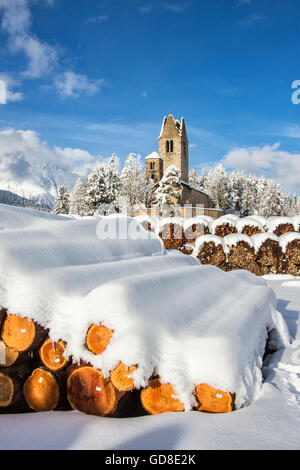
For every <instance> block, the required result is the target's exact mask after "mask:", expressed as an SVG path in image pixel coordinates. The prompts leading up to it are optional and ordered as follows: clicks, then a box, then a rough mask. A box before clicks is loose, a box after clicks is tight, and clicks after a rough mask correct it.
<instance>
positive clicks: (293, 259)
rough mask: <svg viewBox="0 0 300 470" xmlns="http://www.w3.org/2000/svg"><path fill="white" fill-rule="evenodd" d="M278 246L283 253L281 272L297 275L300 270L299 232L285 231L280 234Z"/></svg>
mask: <svg viewBox="0 0 300 470" xmlns="http://www.w3.org/2000/svg"><path fill="white" fill-rule="evenodd" d="M279 242H280V246H281V249H282V251H283V253H284V256H285V260H284V262H283V272H284V273H286V274H292V275H293V276H297V275H299V272H300V233H285V234H283V235H281V237H280V239H279Z"/></svg>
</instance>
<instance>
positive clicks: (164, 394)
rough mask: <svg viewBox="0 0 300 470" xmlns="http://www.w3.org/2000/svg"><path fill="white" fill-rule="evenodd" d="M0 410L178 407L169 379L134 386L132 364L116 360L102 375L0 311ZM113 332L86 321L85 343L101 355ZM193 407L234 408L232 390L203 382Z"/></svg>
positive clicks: (131, 412)
mask: <svg viewBox="0 0 300 470" xmlns="http://www.w3.org/2000/svg"><path fill="white" fill-rule="evenodd" d="M0 332H1V339H0V413H6V414H7V413H20V412H22V413H24V412H33V411H36V412H39V411H51V410H71V409H75V410H79V411H82V412H84V413H87V414H92V415H96V416H115V417H134V416H141V415H145V414H158V413H164V412H167V411H184V405H183V403H181V402H180V400H179V399H178V398H177V397H176V395H175V392H174V390H173V388H172V386H171V384H165V383H162V381H161V379H160V378H159V377H157V376H156V377H155V376H153V377H151V378H150V379H149V383H148V386H147V387H146V388H144V389H142V390H137V389H135V387H134V379H133V377H132V374H133V373H134V371H135V370H136V369H137V368H138V365H137V364H133V365H131V366H130V367H126V366H125V364H123V362H122V361H120V363H119V364H118V366H117V367H116V368H115V369H114V370H112V371H111V373H110V376H109V377H107V378H105V377H104V376H103V375H102V373H101V370H98V369H95V368H94V367H93V366H92V365H91V364H89V363H83V362H81V363H80V364H76V363H73V361H72V357H69V358H67V357H65V351H66V344H65V343H64V341H63V340H60V341H57V342H54V341H52V340H51V338H49V331H47V330H46V329H44V328H42V327H41V326H40V325H38V324H37V323H35V322H34V321H31V320H30V319H28V318H22V317H20V316H18V315H13V314H9V313H8V312H7V311H6V310H5V309H2V310H0ZM113 335H114V331H113V330H110V329H108V328H107V327H106V326H105V325H101V324H99V325H95V324H94V325H91V326H90V328H89V329H88V331H87V334H86V343H85V345H84V346H85V347H86V348H87V349H88V350H89V351H90V352H91V353H93V354H94V355H99V354H102V353H103V351H105V349H106V348H107V346H108V345H109V344H110V342H111V340H112V338H113ZM195 398H196V402H197V407H196V408H195V409H197V410H199V411H207V412H214V413H218V412H220V413H224V412H229V411H233V410H234V395H233V394H230V393H227V392H223V391H221V390H216V389H214V388H213V387H211V386H210V385H208V384H204V383H203V384H199V385H198V386H197V387H195Z"/></svg>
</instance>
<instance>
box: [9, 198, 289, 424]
mask: <svg viewBox="0 0 300 470" xmlns="http://www.w3.org/2000/svg"><path fill="white" fill-rule="evenodd" d="M0 220H1V229H0V307H1V308H2V310H1V316H0V321H1V325H0V328H1V330H0V331H1V349H0V350H1V354H0V358H1V365H0V368H1V370H0V409H1V410H2V411H3V412H5V413H7V412H10V411H25V410H35V411H46V410H51V409H62V410H64V409H68V408H74V409H78V410H81V411H83V412H85V413H89V414H95V415H99V416H104V415H105V416H122V413H123V416H124V415H126V413H127V416H131V415H135V414H137V413H141V411H140V410H141V407H143V408H144V410H146V411H145V412H148V413H152V414H153V413H162V412H165V411H184V410H185V411H188V410H191V409H199V410H205V411H215V412H218V411H219V412H225V411H231V410H233V409H234V408H237V409H238V408H241V407H243V406H246V405H248V404H250V403H251V402H252V401H253V400H255V399H256V397H257V396H258V394H259V393H260V389H261V384H262V374H261V366H262V357H263V355H264V352H265V348H266V343H267V338H268V337H269V338H270V340H271V342H269V344H268V348H269V349H277V348H280V347H283V346H284V345H286V344H288V341H289V337H288V333H287V328H286V325H285V323H284V321H283V319H282V317H281V315H280V314H279V313H278V312H277V311H276V299H275V296H274V294H273V291H272V290H271V289H270V288H268V286H267V283H266V281H264V280H263V279H260V278H257V277H255V276H253V275H252V274H250V273H247V272H245V271H233V272H231V273H226V274H225V273H224V272H222V271H221V270H220V269H217V268H215V267H213V266H200V265H199V263H198V261H197V260H196V259H195V258H194V257H191V256H184V255H182V254H181V253H179V252H176V251H171V252H167V251H166V250H165V249H164V248H163V245H162V242H161V240H160V239H159V237H157V236H156V235H155V234H152V233H151V232H146V231H144V230H142V232H140V229H139V228H138V227H140V226H138V225H137V224H136V223H135V222H133V219H130V218H124V217H107V218H103V219H101V218H97V217H87V218H81V219H75V218H72V217H56V216H52V215H49V214H42V213H39V212H34V211H26V210H24V209H23V210H22V209H20V208H11V207H10V208H8V207H6V206H1V205H0ZM124 224H125V228H126V229H127V238H126V237H125V236H124V234H125V232H126V230H124ZM109 225H111V227H110V228H109V227H108V226H109ZM112 227H119V228H120V229H122V230H121V232H120V236H118V237H116V238H114V237H112V236H111V235H112V232H110V230H112ZM108 233H109V235H110V236H109V237H108V238H106V235H107V234H108ZM118 233H119V232H118ZM129 233H130V234H131V238H130V237H129ZM138 234H139V236H140V238H139V237H138V236H137V235H138ZM146 236H147V237H146ZM220 306H222V311H220ZM271 332H272V334H270V333H271ZM124 410H125V412H124ZM129 410H130V411H129Z"/></svg>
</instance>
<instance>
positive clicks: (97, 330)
mask: <svg viewBox="0 0 300 470" xmlns="http://www.w3.org/2000/svg"><path fill="white" fill-rule="evenodd" d="M112 334H113V331H112V330H110V329H109V328H107V327H106V326H104V325H96V324H94V325H92V326H91V327H90V328H89V330H88V332H87V335H86V345H87V348H88V349H89V351H91V352H92V353H94V354H96V355H98V354H102V353H103V351H105V349H106V348H107V346H108V345H109V343H110V341H111V338H112Z"/></svg>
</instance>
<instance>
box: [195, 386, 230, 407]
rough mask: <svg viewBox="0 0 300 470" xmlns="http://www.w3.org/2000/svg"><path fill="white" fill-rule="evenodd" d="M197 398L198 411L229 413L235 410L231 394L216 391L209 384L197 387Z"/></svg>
mask: <svg viewBox="0 0 300 470" xmlns="http://www.w3.org/2000/svg"><path fill="white" fill-rule="evenodd" d="M196 397H197V400H198V402H199V407H198V408H197V409H198V411H208V412H210V413H229V412H230V411H232V409H233V402H232V396H231V394H230V393H228V392H222V391H221V390H216V389H215V388H213V387H211V386H210V385H207V384H201V385H198V386H197V387H196Z"/></svg>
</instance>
